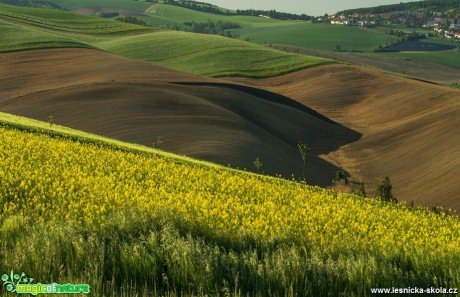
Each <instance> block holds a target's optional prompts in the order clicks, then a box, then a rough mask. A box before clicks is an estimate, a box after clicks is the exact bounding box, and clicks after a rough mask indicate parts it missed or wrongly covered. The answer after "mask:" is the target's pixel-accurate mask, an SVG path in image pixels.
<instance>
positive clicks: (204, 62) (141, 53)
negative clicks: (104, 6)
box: [0, 5, 332, 77]
mask: <svg viewBox="0 0 460 297" xmlns="http://www.w3.org/2000/svg"><path fill="white" fill-rule="evenodd" d="M0 30H1V31H2V32H3V33H4V36H5V37H4V38H2V40H0V51H11V50H25V49H31V48H49V47H66V46H71V47H92V48H98V49H102V50H105V51H109V52H113V53H116V54H120V55H123V56H126V57H130V58H135V59H140V60H146V61H152V62H157V63H160V64H163V65H164V66H168V67H172V68H176V69H179V70H184V71H188V72H192V73H196V74H204V75H208V76H229V75H232V76H253V77H264V76H273V75H278V74H281V73H288V72H291V71H295V70H298V69H302V68H305V67H310V66H315V65H319V64H323V63H331V62H332V61H331V60H327V59H321V58H315V57H307V56H301V55H296V54H288V53H283V52H280V51H275V50H272V49H267V48H264V47H262V46H258V45H254V44H251V43H247V42H243V41H239V40H234V39H230V38H225V37H221V36H216V35H198V34H192V33H186V32H176V31H169V30H168V31H164V30H162V31H158V30H154V29H151V28H147V27H142V26H138V25H131V24H125V23H121V22H117V21H114V20H111V19H103V18H97V17H92V16H84V15H79V14H75V13H70V12H65V11H58V10H50V9H37V8H24V7H14V6H9V5H0ZM152 32H153V33H152ZM235 57H243V59H241V58H235ZM211 58H212V59H211Z"/></svg>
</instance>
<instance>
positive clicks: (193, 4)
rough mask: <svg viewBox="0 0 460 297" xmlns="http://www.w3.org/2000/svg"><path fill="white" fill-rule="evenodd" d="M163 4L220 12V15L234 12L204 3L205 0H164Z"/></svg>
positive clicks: (214, 12)
mask: <svg viewBox="0 0 460 297" xmlns="http://www.w3.org/2000/svg"><path fill="white" fill-rule="evenodd" d="M165 4H171V5H175V6H180V7H184V8H188V9H192V10H197V11H201V12H208V13H213V14H221V15H232V14H234V13H232V12H230V11H229V10H226V11H223V10H221V9H220V8H219V7H217V6H215V5H212V4H209V3H205V2H197V1H175V0H165Z"/></svg>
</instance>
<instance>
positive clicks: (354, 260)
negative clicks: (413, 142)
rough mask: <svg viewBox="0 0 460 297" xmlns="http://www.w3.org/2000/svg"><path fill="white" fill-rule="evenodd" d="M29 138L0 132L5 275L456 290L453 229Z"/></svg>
mask: <svg viewBox="0 0 460 297" xmlns="http://www.w3.org/2000/svg"><path fill="white" fill-rule="evenodd" d="M22 130H23V131H20V130H18V129H15V128H14V127H13V126H11V125H7V126H4V127H3V128H0V152H1V153H0V163H1V164H2V166H1V167H0V201H1V204H0V205H1V206H2V212H1V215H0V234H1V236H0V247H1V248H0V258H1V259H2V262H1V265H0V266H1V267H0V270H1V271H4V272H8V271H10V270H11V269H14V270H15V271H24V272H26V273H27V275H30V276H33V277H34V278H35V279H36V280H38V281H41V282H42V283H45V282H50V283H51V282H59V283H67V282H71V283H78V282H80V283H89V284H90V285H91V287H92V291H93V292H94V293H96V294H98V295H105V296H134V295H136V296H152V295H162V294H172V295H180V294H183V295H194V294H195V295H196V294H198V295H201V294H213V295H214V294H224V293H229V294H235V295H246V294H249V295H266V294H267V292H268V294H270V295H299V296H300V295H302V296H319V295H331V296H332V295H334V294H336V293H337V292H342V293H344V294H345V295H346V296H364V295H368V294H369V292H370V288H372V287H407V286H418V287H423V288H425V287H457V286H458V285H459V280H460V269H459V267H460V265H459V264H460V236H459V235H460V222H459V220H458V218H457V217H456V216H450V215H446V214H444V213H443V212H441V213H439V214H436V213H433V212H430V211H427V210H424V209H421V208H410V207H408V206H405V205H403V204H391V203H385V202H382V201H378V200H372V199H366V198H362V197H358V196H353V195H349V194H342V193H336V192H333V191H330V190H326V189H322V188H318V187H309V186H306V185H303V184H299V183H295V182H291V181H286V180H283V179H277V178H272V177H265V176H258V175H254V174H250V173H246V172H238V171H235V170H226V169H224V168H222V167H212V166H206V165H204V164H199V163H194V162H190V161H184V160H180V159H176V158H174V157H169V156H165V155H163V154H162V152H159V151H156V150H153V149H151V150H148V149H147V150H144V151H138V150H135V149H131V150H128V149H122V148H120V147H116V146H113V145H108V144H107V143H104V142H95V143H88V142H87V141H85V139H83V138H81V139H77V140H79V141H75V137H73V138H74V139H73V140H71V139H68V137H63V136H62V135H61V134H55V133H54V132H53V131H51V130H50V131H48V132H46V133H37V131H38V130H37V131H35V133H31V131H27V130H24V129H22ZM58 135H60V136H58Z"/></svg>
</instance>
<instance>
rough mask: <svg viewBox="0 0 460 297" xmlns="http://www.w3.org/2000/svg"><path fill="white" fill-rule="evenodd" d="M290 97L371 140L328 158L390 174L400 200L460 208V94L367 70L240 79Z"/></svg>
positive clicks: (364, 171)
mask: <svg viewBox="0 0 460 297" xmlns="http://www.w3.org/2000/svg"><path fill="white" fill-rule="evenodd" d="M233 81H235V82H238V83H244V84H248V85H251V86H254V87H257V88H263V89H267V90H270V91H272V92H277V93H279V94H282V95H285V96H288V97H290V98H292V99H295V100H297V101H298V102H300V103H302V104H304V105H306V106H309V107H310V108H313V109H314V110H316V111H318V112H320V113H322V114H323V115H325V116H327V117H329V118H330V119H332V120H334V121H336V122H338V123H341V124H342V125H344V126H346V127H348V128H350V129H353V130H355V131H358V132H359V133H360V134H362V135H363V136H362V137H361V138H360V139H359V140H358V141H356V142H353V143H351V144H348V145H345V146H343V147H341V148H340V149H339V150H338V151H335V152H332V153H330V154H327V155H326V156H323V157H324V158H325V159H326V160H329V161H330V162H332V163H334V164H336V165H337V166H341V167H343V168H344V169H345V170H346V171H348V172H349V173H350V174H351V176H352V178H353V179H356V180H363V181H364V182H365V183H366V185H367V187H366V188H367V190H368V193H369V192H370V194H373V190H374V189H375V186H376V184H377V182H378V180H379V179H380V178H381V177H383V176H389V177H390V178H391V180H392V182H393V186H394V191H393V192H394V194H395V196H396V197H397V198H399V199H400V200H406V201H408V202H410V201H414V202H415V203H416V204H424V205H428V206H436V205H443V206H446V207H452V208H456V209H459V208H460V91H459V90H455V89H451V88H447V87H443V86H439V85H434V84H429V83H425V82H420V81H415V80H410V79H405V78H401V77H398V76H393V75H387V74H383V73H381V72H379V71H377V70H371V69H368V68H363V67H359V66H349V65H329V66H323V67H317V68H312V69H307V70H304V71H299V72H296V73H292V74H289V75H284V76H280V77H275V78H268V79H259V80H251V79H233Z"/></svg>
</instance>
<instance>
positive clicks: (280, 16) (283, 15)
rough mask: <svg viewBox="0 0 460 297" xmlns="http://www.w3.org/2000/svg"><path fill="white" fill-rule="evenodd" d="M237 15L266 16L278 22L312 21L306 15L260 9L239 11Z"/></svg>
mask: <svg viewBox="0 0 460 297" xmlns="http://www.w3.org/2000/svg"><path fill="white" fill-rule="evenodd" d="M236 14H237V15H248V16H261V15H263V16H266V17H269V18H272V19H277V20H285V21H287V20H295V21H308V20H311V18H312V17H311V16H309V15H306V14H300V15H299V14H295V13H288V12H279V11H276V10H274V9H273V10H258V9H246V10H242V9H237V10H236Z"/></svg>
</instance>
